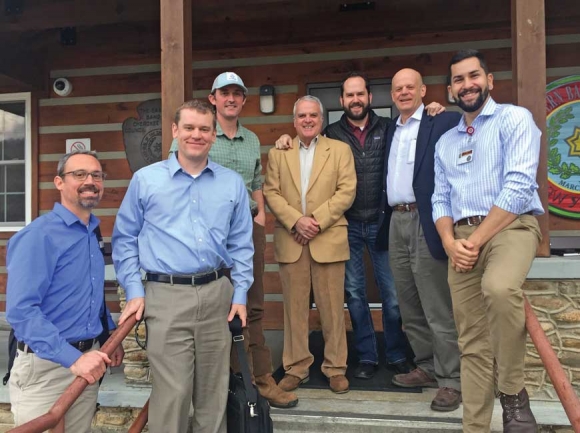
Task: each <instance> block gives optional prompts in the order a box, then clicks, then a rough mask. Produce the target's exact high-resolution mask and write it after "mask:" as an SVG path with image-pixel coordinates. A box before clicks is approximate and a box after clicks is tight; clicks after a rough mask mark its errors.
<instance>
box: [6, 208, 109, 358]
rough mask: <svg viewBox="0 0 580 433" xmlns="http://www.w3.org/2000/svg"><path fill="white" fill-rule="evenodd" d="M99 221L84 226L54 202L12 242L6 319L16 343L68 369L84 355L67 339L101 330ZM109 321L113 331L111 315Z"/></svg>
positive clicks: (83, 337)
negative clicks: (47, 211)
mask: <svg viewBox="0 0 580 433" xmlns="http://www.w3.org/2000/svg"><path fill="white" fill-rule="evenodd" d="M98 225H99V220H98V219H97V218H96V217H95V216H94V215H91V217H90V220H89V224H88V226H86V225H85V224H84V223H83V222H82V221H81V220H80V219H79V218H78V217H77V216H76V215H75V214H73V213H72V212H70V211H69V210H68V209H66V208H65V207H64V206H62V205H61V204H60V203H56V204H55V205H54V208H53V210H52V212H49V213H47V214H45V215H42V216H40V217H39V218H37V219H36V220H34V221H33V222H32V223H30V224H29V225H28V226H26V227H25V228H24V229H22V230H21V231H20V232H18V233H17V234H15V235H14V236H13V237H12V238H11V239H10V241H9V242H8V252H7V256H6V265H7V270H8V284H7V294H6V300H7V306H6V319H7V320H8V323H10V326H12V327H13V328H14V333H15V335H16V338H17V339H18V341H22V342H24V343H25V344H28V346H30V348H31V349H32V350H33V351H34V353H36V355H38V356H39V357H40V358H43V359H47V360H49V361H52V362H55V363H57V364H60V365H62V366H64V367H67V368H68V367H70V366H71V365H72V364H74V362H75V361H76V360H77V359H78V358H79V357H80V356H81V355H82V353H81V352H80V351H78V350H77V349H75V348H74V347H72V346H71V345H70V344H68V342H76V341H81V340H87V339H89V338H95V337H97V336H98V335H100V334H101V332H102V331H103V327H102V325H101V321H100V315H101V314H100V313H101V311H102V308H103V302H104V292H103V290H104V281H105V261H104V259H103V255H102V253H101V251H100V249H99V243H98V240H97V236H96V235H95V233H94V230H95V228H96V227H97V226H98ZM107 313H108V310H107ZM108 320H109V328H110V329H114V328H115V324H114V323H113V321H112V320H111V317H110V314H108Z"/></svg>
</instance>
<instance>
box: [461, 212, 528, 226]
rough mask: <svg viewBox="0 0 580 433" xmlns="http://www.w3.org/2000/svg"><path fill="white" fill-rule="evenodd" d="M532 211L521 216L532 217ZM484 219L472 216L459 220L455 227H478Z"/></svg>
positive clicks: (482, 216) (480, 216) (479, 216)
mask: <svg viewBox="0 0 580 433" xmlns="http://www.w3.org/2000/svg"><path fill="white" fill-rule="evenodd" d="M533 214H534V213H533V212H532V211H530V212H526V213H523V214H522V215H533ZM484 219H485V215H474V216H470V217H467V218H463V219H460V220H459V221H457V222H456V223H455V227H457V226H478V225H480V224H481V223H482V222H483V220H484Z"/></svg>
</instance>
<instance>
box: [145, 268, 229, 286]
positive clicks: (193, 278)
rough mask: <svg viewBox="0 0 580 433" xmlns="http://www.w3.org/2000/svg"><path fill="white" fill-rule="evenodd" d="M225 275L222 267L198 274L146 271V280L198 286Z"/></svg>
mask: <svg viewBox="0 0 580 433" xmlns="http://www.w3.org/2000/svg"><path fill="white" fill-rule="evenodd" d="M224 275H225V273H224V270H223V269H218V270H215V271H212V272H208V273H207V274H198V275H166V274H152V273H149V272H148V273H147V281H155V282H157V283H167V284H172V285H173V284H188V285H191V286H200V285H202V284H207V283H211V282H212V281H215V280H217V279H219V278H221V277H223V276H224Z"/></svg>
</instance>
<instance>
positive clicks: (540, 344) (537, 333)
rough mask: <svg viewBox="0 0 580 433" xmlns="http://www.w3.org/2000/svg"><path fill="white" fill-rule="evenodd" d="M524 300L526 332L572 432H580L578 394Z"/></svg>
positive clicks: (534, 315) (579, 401)
mask: <svg viewBox="0 0 580 433" xmlns="http://www.w3.org/2000/svg"><path fill="white" fill-rule="evenodd" d="M524 301H525V303H524V306H525V310H526V328H527V329H528V333H529V334H530V337H531V339H532V341H533V343H534V346H536V349H537V350H538V354H539V355H540V359H541V360H542V363H543V364H544V368H545V369H546V372H547V373H548V376H550V381H551V382H552V385H554V389H555V390H556V393H557V394H558V398H559V399H560V401H561V402H562V406H563V407H564V410H565V411H566V415H567V416H568V419H569V420H570V424H571V425H572V428H573V429H574V432H575V433H580V400H578V396H577V395H576V393H575V392H574V389H573V388H572V385H571V384H570V381H569V380H568V378H567V377H566V372H565V371H564V369H563V368H562V365H561V364H560V360H559V359H558V357H557V356H556V352H554V349H553V348H552V344H551V343H550V340H548V337H546V334H545V333H544V330H543V329H542V326H541V325H540V322H539V320H538V318H537V317H536V314H535V313H534V310H533V309H532V306H531V305H530V303H529V302H528V300H527V299H526V298H524Z"/></svg>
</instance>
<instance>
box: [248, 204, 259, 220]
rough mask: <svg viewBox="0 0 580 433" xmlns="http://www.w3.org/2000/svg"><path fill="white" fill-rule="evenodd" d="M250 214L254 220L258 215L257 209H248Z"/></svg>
mask: <svg viewBox="0 0 580 433" xmlns="http://www.w3.org/2000/svg"><path fill="white" fill-rule="evenodd" d="M250 212H251V213H252V218H256V216H257V215H258V207H257V206H256V207H253V208H252V209H250Z"/></svg>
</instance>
